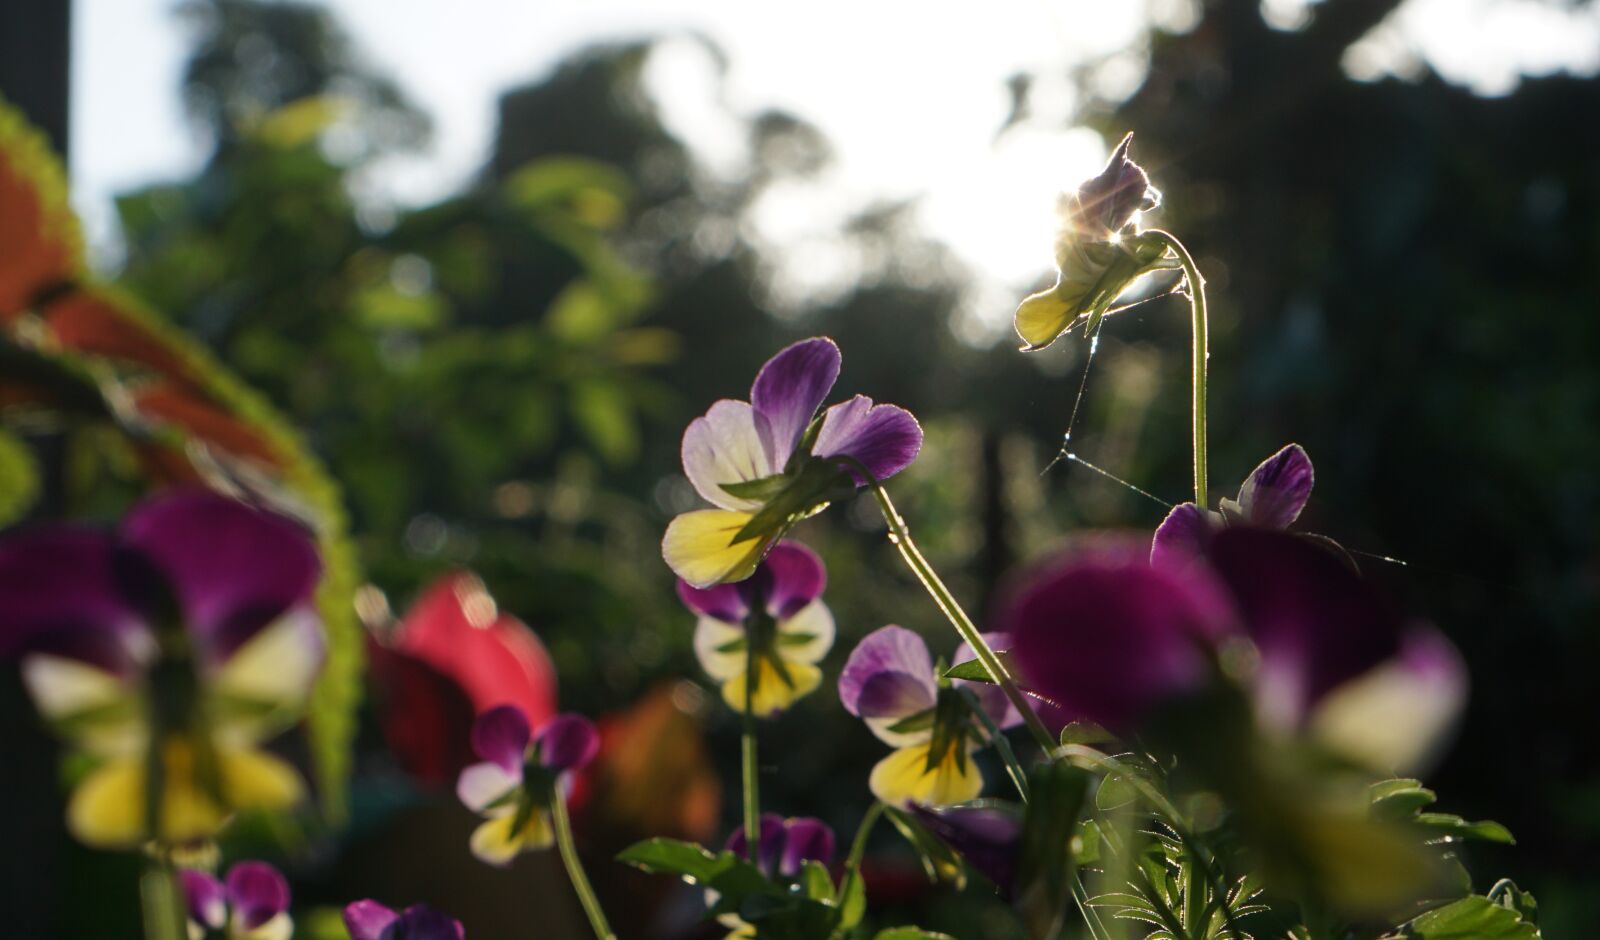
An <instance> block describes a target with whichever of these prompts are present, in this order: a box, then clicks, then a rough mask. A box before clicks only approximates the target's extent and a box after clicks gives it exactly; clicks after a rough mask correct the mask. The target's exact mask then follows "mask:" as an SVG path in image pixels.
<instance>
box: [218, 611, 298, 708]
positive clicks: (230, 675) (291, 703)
mask: <svg viewBox="0 0 1600 940" xmlns="http://www.w3.org/2000/svg"><path fill="white" fill-rule="evenodd" d="M321 630H322V627H321V625H320V622H319V621H318V620H317V617H316V615H315V614H314V613H312V612H311V611H310V610H307V609H304V608H298V609H295V610H292V611H290V612H289V613H286V614H284V615H283V616H282V617H280V618H278V620H277V621H276V622H275V623H272V624H270V625H269V626H267V627H266V628H265V629H263V630H262V631H261V632H259V633H257V634H256V635H255V636H253V637H251V638H250V640H249V642H247V643H245V644H244V645H243V646H241V647H239V649H238V651H237V652H235V653H234V654H233V655H232V656H230V657H228V661H227V662H226V663H224V664H223V665H222V669H221V670H220V671H218V673H217V677H216V679H215V688H216V690H217V691H218V692H220V693H222V694H224V695H231V696H236V697H238V698H242V699H248V700H251V701H254V702H260V703H263V704H272V705H277V706H280V707H286V708H293V709H298V708H300V706H302V705H303V704H304V703H305V700H306V696H308V695H309V694H310V693H311V685H312V683H313V682H314V681H315V680H316V678H317V671H318V670H319V669H321V668H322V634H321Z"/></svg>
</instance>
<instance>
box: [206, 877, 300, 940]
mask: <svg viewBox="0 0 1600 940" xmlns="http://www.w3.org/2000/svg"><path fill="white" fill-rule="evenodd" d="M178 879H179V881H180V882H182V884H183V896H184V901H185V902H186V906H187V908H188V914H189V937H190V940H207V938H217V940H222V938H226V940H289V936H290V935H291V934H292V933H294V923H293V922H292V921H291V920H290V919H289V883H288V882H287V881H285V880H284V879H283V875H281V874H279V872H278V870H277V869H276V868H273V867H272V866H271V865H268V864H266V863H265V862H240V863H239V864H237V865H235V866H233V867H232V868H230V869H229V870H228V877H227V880H226V881H218V880H217V879H215V878H213V877H211V876H210V875H208V874H206V873H205V872H203V871H195V870H193V869H184V870H182V871H180V872H179V873H178Z"/></svg>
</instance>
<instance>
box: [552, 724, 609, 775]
mask: <svg viewBox="0 0 1600 940" xmlns="http://www.w3.org/2000/svg"><path fill="white" fill-rule="evenodd" d="M599 751H600V732H599V731H598V730H596V729H595V726H594V722H592V721H590V720H589V719H587V718H585V717H583V716H582V715H578V714H574V713H572V712H568V713H566V714H562V715H557V716H556V717H554V718H552V719H550V723H549V724H547V725H545V726H544V727H543V728H541V729H539V762H540V763H542V764H543V765H544V766H546V767H548V768H549V769H551V770H553V771H555V772H556V773H564V772H566V771H569V770H581V769H582V768H583V767H585V766H586V765H588V763H589V762H590V761H591V760H594V756H595V754H597V753H599Z"/></svg>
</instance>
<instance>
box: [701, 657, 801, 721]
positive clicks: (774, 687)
mask: <svg viewBox="0 0 1600 940" xmlns="http://www.w3.org/2000/svg"><path fill="white" fill-rule="evenodd" d="M784 671H785V672H787V673H788V674H789V681H788V682H785V681H784V680H783V677H782V676H780V675H778V671H777V670H776V669H774V668H772V664H771V663H770V662H768V661H767V660H766V659H762V660H761V661H760V666H759V668H758V669H757V673H758V674H759V675H760V679H759V680H758V681H757V682H756V694H755V702H754V704H753V708H752V710H753V711H754V713H755V715H756V717H757V718H771V717H772V716H774V715H776V714H778V713H779V712H782V711H786V710H788V708H789V707H790V706H792V705H793V704H794V703H795V702H797V701H799V700H800V699H802V698H804V697H805V696H807V695H809V694H811V693H812V692H813V691H815V690H816V688H817V686H819V685H821V684H822V670H820V669H818V668H817V667H816V666H811V665H807V664H805V663H786V664H785V665H784ZM745 678H746V674H745V673H743V672H741V673H739V674H738V675H737V676H734V677H733V678H732V679H729V680H728V681H727V682H724V683H723V684H722V699H723V701H725V702H727V703H728V707H729V708H731V709H733V710H734V711H736V712H739V713H740V714H743V713H744V703H745Z"/></svg>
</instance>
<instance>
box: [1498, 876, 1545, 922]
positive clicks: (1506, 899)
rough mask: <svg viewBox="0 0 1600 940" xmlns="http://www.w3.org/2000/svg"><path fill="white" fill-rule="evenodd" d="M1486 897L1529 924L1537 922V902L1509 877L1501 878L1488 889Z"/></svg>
mask: <svg viewBox="0 0 1600 940" xmlns="http://www.w3.org/2000/svg"><path fill="white" fill-rule="evenodd" d="M1488 898H1489V900H1491V901H1494V902H1495V903H1496V904H1499V905H1500V906H1501V907H1506V908H1510V909H1511V910H1513V911H1516V912H1517V914H1518V915H1520V916H1521V917H1522V919H1523V921H1525V922H1527V923H1530V924H1537V923H1538V922H1539V902H1538V901H1536V900H1534V899H1533V895H1531V894H1529V893H1528V892H1526V891H1524V890H1522V889H1521V888H1519V887H1517V883H1516V882H1514V881H1512V880H1511V879H1510V878H1501V879H1500V880H1499V881H1497V882H1495V884H1494V887H1492V888H1490V889H1489V894H1488Z"/></svg>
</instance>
